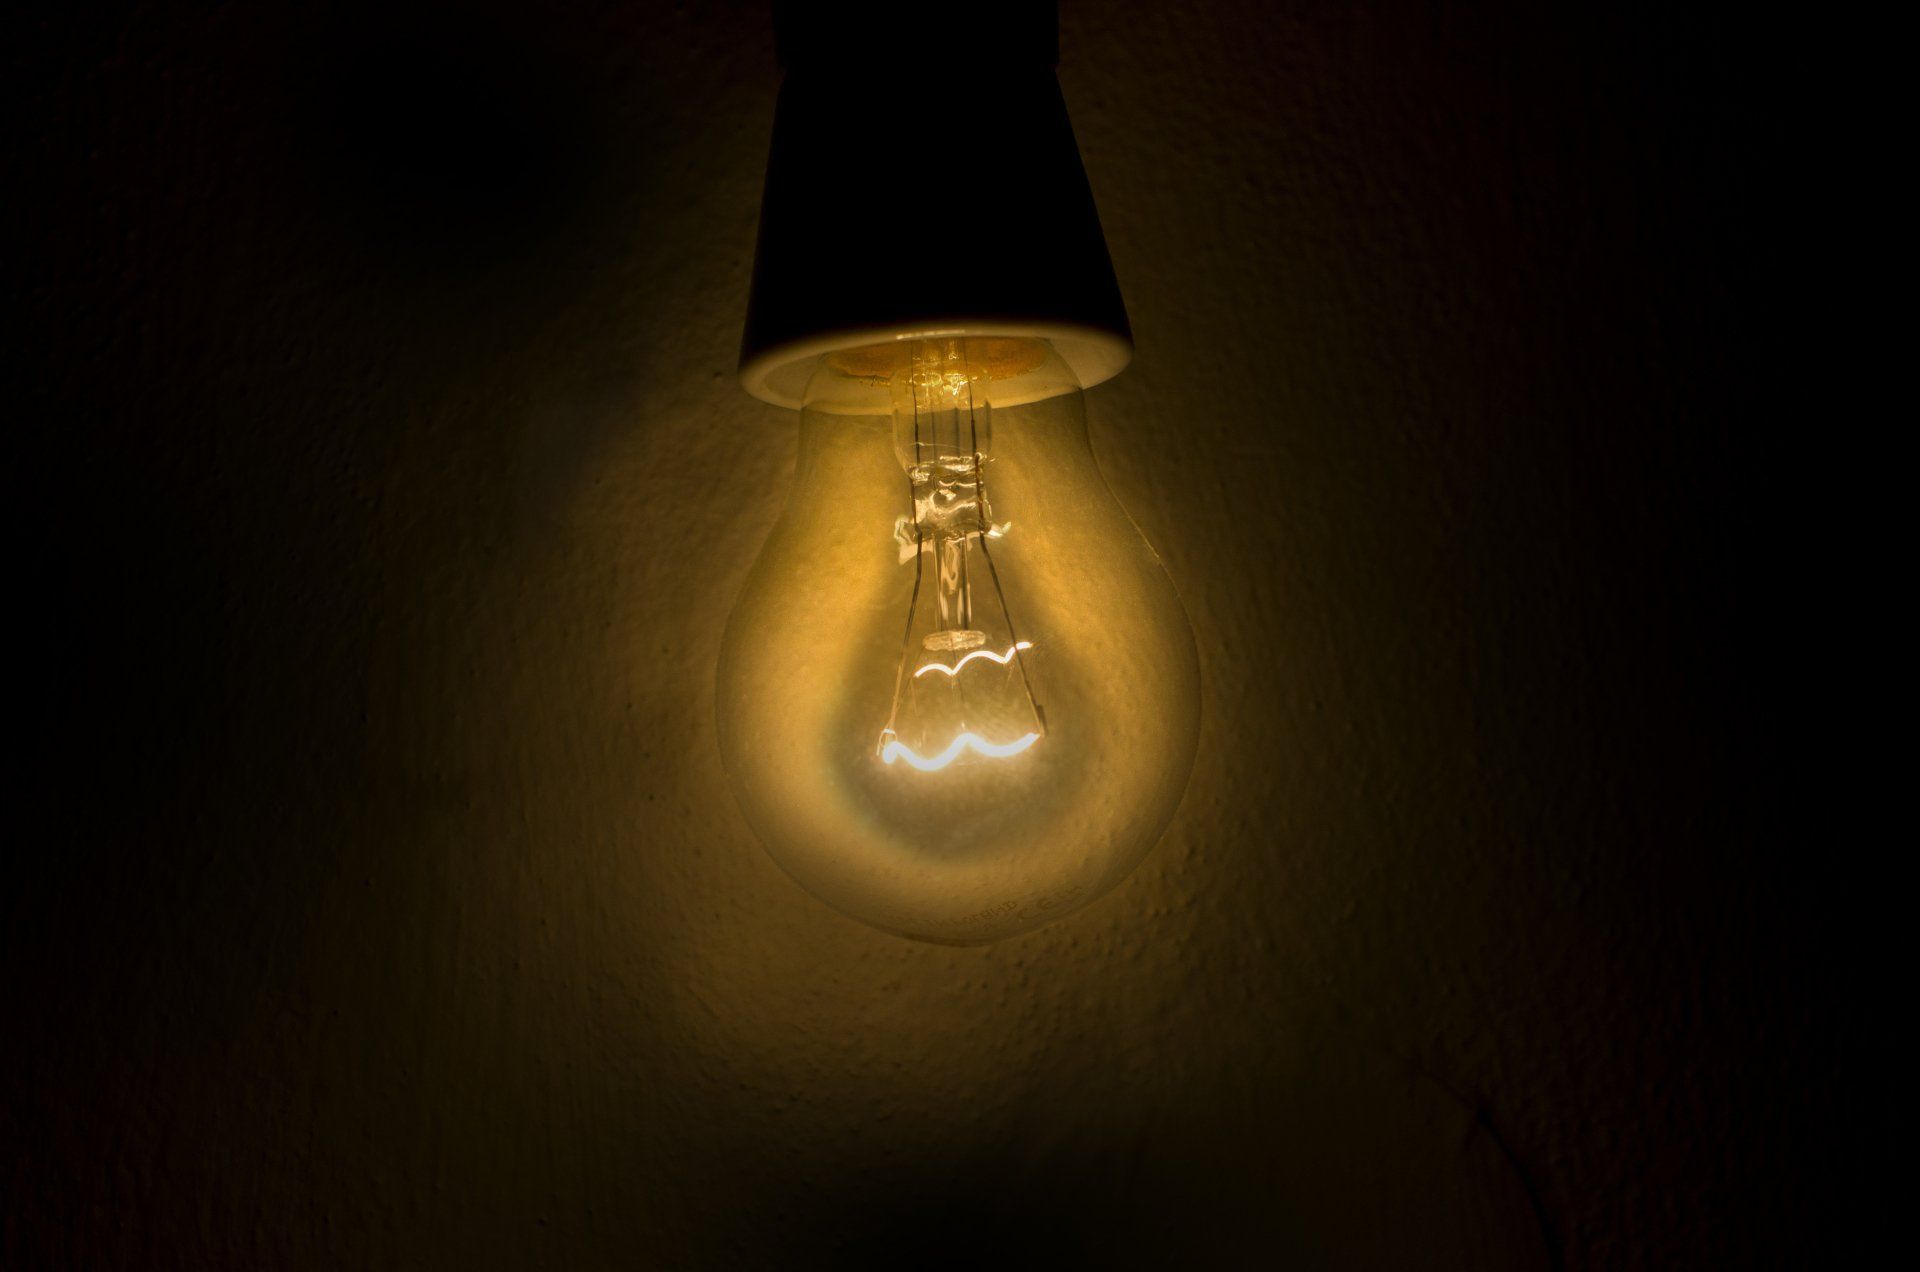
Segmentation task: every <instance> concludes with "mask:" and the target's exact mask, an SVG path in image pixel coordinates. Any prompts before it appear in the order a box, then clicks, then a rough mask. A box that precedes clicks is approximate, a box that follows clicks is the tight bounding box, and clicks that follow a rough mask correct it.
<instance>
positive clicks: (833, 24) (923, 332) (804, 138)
mask: <svg viewBox="0 0 1920 1272" xmlns="http://www.w3.org/2000/svg"><path fill="white" fill-rule="evenodd" d="M904 8H905V7H903V6H895V5H884V4H877V3H872V2H870V0H839V2H835V0H813V2H812V3H797V4H789V5H784V6H782V7H781V8H780V9H778V10H777V11H776V21H777V22H778V25H779V37H780V50H781V57H782V62H783V64H784V65H785V67H786V80H785V83H784V84H783V85H782V87H781V91H780V99H779V105H778V107H777V110H776V113H775V116H774V128H773V145H772V151H771V154H770V155H769V157H768V160H767V184H766V194H765V197H764V201H763V203H762V205H761V212H760V240H759V247H758V249H757V251H756V253H755V259H754V272H753V293H752V297H751V299H750V301H749V302H748V306H747V327H746V336H745V340H744V341H743V343H742V347H741V352H740V378H741V382H742V383H743V384H744V385H745V387H746V389H747V391H748V392H750V393H752V394H753V395H754V396H755V397H758V398H761V399H764V400H765V401H768V402H774V403H778V404H780V405H783V406H798V405H799V404H800V396H801V393H802V391H803V389H804V388H805V386H806V382H807V378H808V376H809V375H810V374H811V373H812V371H813V369H814V366H815V364H816V363H817V361H818V359H819V357H820V355H822V354H824V353H829V352H832V351H833V350H836V349H844V348H850V347H854V346H859V345H866V344H872V343H875V342H877V341H884V340H891V339H911V338H918V337H924V336H934V335H1012V336H1038V337H1042V338H1045V339H1047V340H1049V341H1050V342H1051V343H1052V344H1053V347H1054V348H1055V349H1056V350H1058V351H1059V353H1060V356H1061V358H1062V359H1063V360H1065V362H1066V363H1067V365H1068V366H1069V367H1070V368H1071V369H1072V371H1073V372H1074V374H1075V376H1076V377H1077V378H1078V380H1079V381H1080V383H1081V384H1082V385H1083V386H1088V387H1091V386H1092V385H1094V384H1098V383H1099V382H1101V381H1102V380H1105V379H1108V378H1109V377H1111V376H1113V375H1114V374H1116V373H1117V372H1119V371H1120V370H1121V369H1122V368H1123V367H1125V366H1126V364H1127V361H1128V359H1129V358H1130V357H1131V355H1132V350H1133V341H1132V334H1131V332H1130V330H1129V328H1128V326H1127V313H1126V307H1125V305H1124V304H1123V303H1122V301H1121V299H1120V288H1119V285H1118V283H1117V282H1116V281H1115V279H1114V275H1113V264H1112V262H1111V261H1110V260H1109V259H1108V256H1107V245H1106V240H1105V238H1104V237H1103V235H1102V234H1101V232H1100V219H1099V215H1098V214H1097V213H1096V212H1095V210H1094V205H1093V194H1092V191H1091V190H1090V189H1089V188H1088V186H1087V177H1086V172H1085V170H1084V169H1083V168H1082V166H1081V163H1080V152H1079V148H1078V147H1077V146H1076V145H1075V143H1074V139H1073V128H1072V125H1071V124H1070V123H1069V122H1068V119H1067V110H1066V104H1065V102H1064V101H1063V100H1062V98H1061V96H1060V87H1059V84H1058V82H1057V81H1056V80H1055V78H1054V71H1053V67H1054V62H1055V57H1056V53H1055V50H1056V44H1057V40H1056V32H1055V13H1054V7H1053V5H1052V4H1049V3H1037V4H1036V3H1012V2H1009V0H1003V2H1001V3H993V2H988V3H980V4H973V5H964V4H963V5H956V6H941V7H938V9H937V11H934V10H928V9H922V8H921V7H915V8H914V9H913V10H911V11H903V10H904Z"/></svg>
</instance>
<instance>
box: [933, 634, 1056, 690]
mask: <svg viewBox="0 0 1920 1272" xmlns="http://www.w3.org/2000/svg"><path fill="white" fill-rule="evenodd" d="M1032 648H1033V642H1032V641H1030V640H1017V641H1015V642H1013V645H1012V647H1011V648H1009V649H1008V650H1007V652H1006V653H1004V654H996V653H994V652H993V651H992V650H991V649H976V650H974V651H973V652H972V653H970V654H968V655H967V656H966V657H965V658H962V659H961V660H960V661H959V662H957V663H955V664H953V666H951V667H949V666H947V665H946V664H945V663H928V664H927V665H926V666H924V667H922V668H921V669H920V670H918V671H916V672H914V673H913V678H914V679H915V680H918V679H919V678H920V677H922V676H924V675H926V674H927V673H928V672H930V671H938V672H942V673H944V674H946V675H948V676H957V675H959V674H960V669H961V668H962V667H964V666H966V665H967V664H968V663H970V662H972V661H973V660H974V659H976V658H988V659H991V660H993V661H994V662H997V663H999V664H1000V665H1001V666H1002V667H1004V666H1006V665H1007V664H1008V663H1010V662H1012V661H1013V655H1014V653H1015V652H1016V651H1018V650H1022V649H1032Z"/></svg>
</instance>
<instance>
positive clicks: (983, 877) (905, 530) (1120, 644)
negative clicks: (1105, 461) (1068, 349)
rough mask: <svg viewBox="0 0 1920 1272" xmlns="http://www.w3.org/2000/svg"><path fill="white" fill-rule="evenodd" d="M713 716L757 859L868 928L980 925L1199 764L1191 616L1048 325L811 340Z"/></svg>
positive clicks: (1141, 851) (1128, 850)
mask: <svg viewBox="0 0 1920 1272" xmlns="http://www.w3.org/2000/svg"><path fill="white" fill-rule="evenodd" d="M719 726H720V747H721V755H722V758H723V759H724V761H725V763H726V767H727V772H728V775H729V777H730V778H731V780H732V783H733V788H734V792H735V794H736V795H737V796H738V798H739V800H740V804H741V807H742V808H743V810H744V811H745V813H746V816H747V820H748V821H749V822H750V823H751V824H752V826H753V828H754V830H755V831H756V832H757V833H758V835H759V836H760V838H761V840H762V841H763V842H764V843H765V844H766V847H767V851H768V852H769V853H770V854H771V855H772V856H773V858H774V860H775V861H777V862H778V863H779V864H780V865H781V866H782V867H783V868H784V869H785V870H786V871H787V873H789V874H790V875H792V876H793V877H794V879H796V880H798V881H799V883H800V884H801V885H802V886H803V887H805V888H806V889H807V890H808V891H810V892H812V893H813V894H814V895H815V896H817V897H819V898H820V899H821V900H823V901H825V902H826V903H827V904H828V905H831V906H833V907H834V908H835V909H838V910H840V911H842V912H843V913H846V914H848V915H851V916H852V917H854V918H856V919H860V920H862V921H863V922H866V923H870V924H872V925H873V926H875V927H878V928H881V929H883V930H885V931H888V932H893V933H896V934H898V935H901V936H907V937H913V938H916V939H919V940H926V941H938V942H944V943H949V944H975V943H979V942H985V941H992V940H998V939H999V938H1001V937H1005V936H1011V935H1013V934H1014V933H1017V932H1022V931H1026V930H1028V929H1030V928H1035V927H1038V926H1040V925H1041V924H1043V923H1047V922H1050V921H1051V920H1053V919H1057V918H1059V917H1060V916H1061V915H1063V914H1066V913H1068V912H1070V911H1072V910H1075V909H1078V908H1079V907H1080V906H1083V905H1085V904H1087V903H1088V902H1089V901H1092V900H1093V899H1094V898H1095V897H1098V896H1100V895H1101V894H1102V893H1104V892H1106V891H1108V890H1109V889H1111V888H1112V887H1114V886H1115V885H1116V884H1118V883H1119V882H1120V880H1121V879H1123V878H1125V877H1126V875H1127V874H1128V873H1129V872H1130V871H1131V870H1132V869H1133V868H1134V867H1135V866H1136V865H1138V864H1139V862H1140V860H1141V858H1143V857H1144V856H1145V855H1146V854H1147V851H1148V850H1149V849H1151V848H1152V847H1153V845H1154V843H1155V841H1156V840H1158V839H1159V837H1160V834H1161V832H1162V831H1163V830H1164V829H1165V828H1166V825H1167V823H1168V821H1169V820H1171V818H1172V817H1173V813H1174V809H1175V808H1176V807H1177V806H1178V804H1179V802H1180V795H1181V792H1182V791H1183V790H1184V789H1185V787H1186V782H1187V774H1188V772H1189V770H1190V769H1191V768H1192V766H1193V753H1194V744H1195V740H1196V738H1197V736H1198V732H1199V670H1198V665H1197V661H1196V658H1195V655H1194V648H1193V636H1192V633H1191V632H1190V631H1189V630H1188V627H1187V622H1186V615H1185V614H1184V613H1183V612H1182V610H1181V608H1180V600H1179V598H1178V596H1176V595H1175V593H1174V589H1173V585H1172V583H1171V582H1169V580H1168V579H1167V576H1166V574H1165V572H1164V571H1163V570H1162V569H1161V568H1160V562H1159V559H1158V558H1157V557H1155V556H1154V553H1153V549H1152V548H1150V547H1148V546H1147V542H1146V540H1145V539H1144V538H1142V537H1141V535H1140V532H1139V530H1138V529H1137V528H1135V526H1134V524H1133V522H1132V521H1131V520H1129V519H1128V517H1127V514H1126V513H1125V512H1124V511H1123V510H1122V509H1121V507H1120V505H1119V503H1118V502H1116V501H1115V499H1114V497H1113V495H1112V493H1111V492H1110V491H1109V490H1108V489H1107V487H1106V483H1105V482H1104V481H1102V480H1101V478H1100V473H1099V470H1098V468H1097V467H1096V466H1095V464H1094V460H1093V453H1092V451H1091V449H1090V448H1089V446H1088V442H1087V427H1086V415H1085V411H1084V407H1083V396H1082V393H1081V391H1080V385H1079V383H1078V382H1077V381H1076V380H1075V379H1074V377H1073V373H1072V372H1071V371H1070V370H1069V369H1068V367H1067V365H1066V363H1065V362H1064V361H1062V360H1061V358H1060V356H1059V355H1058V354H1057V353H1055V352H1054V350H1053V349H1052V348H1051V347H1050V346H1049V345H1048V344H1047V343H1046V342H1045V341H1042V340H1032V339H1013V338H1001V337H994V338H983V337H971V338H952V339H928V340H911V341H898V342H894V343H890V344H884V345H874V346H869V347H866V348H862V349H854V350H846V351H842V352H839V353H833V354H829V355H827V356H826V357H824V358H822V359H821V360H820V363H819V365H818V367H817V369H816V370H815V372H814V374H813V377H812V379H811V381H810V382H809V384H808V387H807V390H806V394H805V398H804V400H803V403H802V407H801V414H800V452H799V459H798V463H797V465H796V470H795V474H794V481H793V489H792V492H791V494H790V496H789V498H788V502H787V507H786V511H785V512H784V513H783V515H782V516H781V518H780V521H779V523H778V524H777V525H776V526H775V527H774V529H773V532H772V534H771V535H769V536H768V539H767V543H766V546H765V548H763V549H762V550H761V553H760V557H759V559H758V561H756V562H755V564H754V567H753V570H752V572H751V574H750V575H749V577H748V580H747V584H746V587H745V589H744V591H743V592H742V593H741V596H740V599H739V601H738V602H737V603H736V604H735V606H734V610H733V614H732V617H731V618H730V619H729V620H728V623H727V631H726V637H725V640H724V643H723V645H722V649H721V655H720V685H719Z"/></svg>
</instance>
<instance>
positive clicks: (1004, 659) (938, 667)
mask: <svg viewBox="0 0 1920 1272" xmlns="http://www.w3.org/2000/svg"><path fill="white" fill-rule="evenodd" d="M1032 648H1033V642H1032V641H1030V640H1017V641H1015V642H1014V643H1013V644H1012V645H1011V646H1009V647H1008V649H1007V652H1006V653H1004V654H996V653H994V652H993V651H992V650H991V649H976V650H974V651H973V652H972V653H970V654H968V655H967V656H966V657H965V658H962V659H961V660H960V661H959V662H957V663H955V664H953V666H951V667H949V666H947V665H946V664H945V663H928V664H927V665H926V666H924V667H922V668H921V669H920V670H918V671H916V672H914V673H913V678H914V679H915V680H918V679H919V678H920V677H922V676H924V675H926V674H927V673H928V672H930V671H938V672H941V673H943V674H945V675H948V676H957V675H959V674H960V669H961V668H962V667H964V666H966V665H967V664H968V663H970V662H972V661H973V660H974V659H976V658H988V659H991V660H993V661H994V662H997V663H999V664H1000V665H1001V666H1002V667H1004V666H1006V665H1007V664H1008V663H1010V662H1012V661H1013V655H1014V653H1015V652H1016V651H1018V650H1022V649H1032ZM967 736H971V735H970V734H969V735H967Z"/></svg>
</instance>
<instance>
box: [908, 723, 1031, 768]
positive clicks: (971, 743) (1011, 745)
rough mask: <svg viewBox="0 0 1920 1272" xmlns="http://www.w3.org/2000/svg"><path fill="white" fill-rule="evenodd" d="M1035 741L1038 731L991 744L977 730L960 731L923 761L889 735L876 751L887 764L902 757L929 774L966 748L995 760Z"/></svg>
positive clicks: (950, 761) (1021, 749)
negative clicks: (940, 750)
mask: <svg viewBox="0 0 1920 1272" xmlns="http://www.w3.org/2000/svg"><path fill="white" fill-rule="evenodd" d="M1039 740H1040V735H1039V734H1038V733H1029V734H1027V735H1026V736H1025V737H1022V738H1017V739H1015V740H1014V741H1012V742H1006V743H994V742H989V741H987V740H986V739H984V738H982V737H981V736H980V735H979V734H977V733H971V732H969V733H962V734H961V735H960V736H959V737H957V738H955V739H954V740H953V741H951V742H949V743H947V749H946V750H944V751H942V752H940V754H938V755H936V756H934V757H933V758H932V759H930V760H927V759H922V758H920V756H918V755H916V754H915V753H914V750H913V748H912V747H910V746H908V745H906V744H905V743H904V742H902V741H900V739H898V738H895V737H889V738H888V739H887V744H886V746H885V747H883V748H882V749H881V751H880V758H881V759H882V760H884V761H886V762H887V763H888V764H891V763H893V762H894V761H895V760H905V761H906V762H907V763H909V764H911V765H913V767H915V768H917V769H919V770H920V771H921V772H922V773H932V772H934V771H935V770H937V769H943V768H945V767H947V765H949V764H951V763H953V762H954V760H956V759H958V758H959V756H960V753H961V752H962V751H966V750H969V749H970V750H972V751H973V752H974V754H976V755H985V756H988V757H990V758H992V759H996V760H998V759H1005V758H1006V757H1007V756H1009V755H1018V754H1020V752H1022V751H1024V750H1026V749H1027V748H1028V747H1030V746H1032V745H1033V744H1034V743H1035V742H1038V741H1039Z"/></svg>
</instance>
